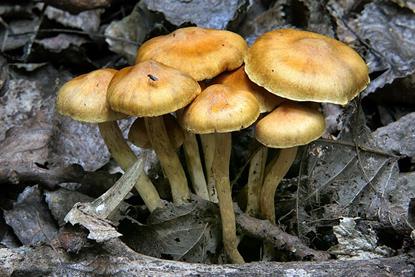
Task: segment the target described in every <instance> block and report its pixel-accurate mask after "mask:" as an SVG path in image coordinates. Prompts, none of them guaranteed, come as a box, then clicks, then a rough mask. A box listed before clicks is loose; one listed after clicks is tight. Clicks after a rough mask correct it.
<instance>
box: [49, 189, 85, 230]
mask: <svg viewBox="0 0 415 277" xmlns="http://www.w3.org/2000/svg"><path fill="white" fill-rule="evenodd" d="M44 194H45V201H46V203H47V204H48V207H49V210H50V212H51V213H52V216H53V218H54V219H55V220H56V221H57V222H58V224H59V225H60V226H62V225H63V224H65V221H64V218H65V216H66V214H67V213H68V212H69V211H70V210H71V209H72V207H73V206H74V205H75V204H76V203H78V202H90V201H92V198H91V197H89V196H86V195H85V194H82V193H80V192H77V191H70V190H66V189H63V188H61V189H58V190H56V191H46V192H45V193H44Z"/></svg>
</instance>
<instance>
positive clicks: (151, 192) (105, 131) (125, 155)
mask: <svg viewBox="0 0 415 277" xmlns="http://www.w3.org/2000/svg"><path fill="white" fill-rule="evenodd" d="M98 127H99V130H100V133H101V136H102V138H103V139H104V142H105V144H106V145H107V147H108V149H109V151H110V153H111V155H112V157H113V158H114V160H115V161H116V162H117V163H118V164H119V165H120V167H121V168H122V169H123V170H124V171H127V170H128V168H130V167H131V166H132V165H133V164H134V163H135V162H136V161H137V157H136V155H135V154H134V152H133V151H132V150H131V148H130V147H129V146H128V144H127V142H126V141H125V139H124V137H123V135H122V132H121V130H120V128H119V126H118V124H117V122H116V121H110V122H104V123H99V124H98ZM140 159H142V158H140ZM139 170H140V171H141V172H140V174H139V178H138V179H137V181H136V182H135V185H134V187H135V188H136V190H137V191H138V193H139V194H140V196H141V198H142V199H143V201H144V203H145V205H146V206H147V208H148V209H149V211H150V212H152V211H154V210H155V209H157V208H160V207H162V202H161V199H160V196H159V194H158V192H157V190H156V188H155V187H154V185H153V183H152V182H151V180H150V179H149V178H148V176H147V175H146V174H145V172H144V168H143V167H139Z"/></svg>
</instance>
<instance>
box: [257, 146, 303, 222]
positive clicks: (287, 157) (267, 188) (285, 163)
mask: <svg viewBox="0 0 415 277" xmlns="http://www.w3.org/2000/svg"><path fill="white" fill-rule="evenodd" d="M297 149H298V147H291V148H284V149H280V152H279V154H278V155H277V156H276V157H275V158H274V159H273V160H272V161H271V164H270V165H269V169H268V168H267V171H266V174H265V179H264V184H263V185H262V189H261V199H260V209H261V215H262V217H263V218H264V219H268V220H269V221H271V223H274V224H275V205H274V198H275V192H276V190H277V187H278V185H279V183H280V182H281V180H282V178H283V177H284V176H285V174H287V172H288V169H290V167H291V165H292V163H293V162H294V159H295V156H296V155H297Z"/></svg>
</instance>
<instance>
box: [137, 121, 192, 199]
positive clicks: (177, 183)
mask: <svg viewBox="0 0 415 277" xmlns="http://www.w3.org/2000/svg"><path fill="white" fill-rule="evenodd" d="M144 120H145V123H146V128H147V132H148V136H149V138H150V142H151V145H152V146H153V149H154V151H155V152H156V154H157V156H158V158H159V160H160V164H161V167H162V168H163V171H164V173H165V174H166V177H167V179H168V180H169V182H170V187H171V193H172V197H173V202H174V203H175V204H178V205H180V204H183V203H186V202H187V201H188V199H189V198H190V191H189V187H188V184H187V179H186V175H185V173H184V170H183V167H182V164H181V163H180V160H179V157H178V156H177V153H176V150H175V149H174V148H173V146H172V145H171V142H170V139H169V136H168V135H167V132H166V127H165V125H164V120H163V117H162V116H156V117H146V118H145V119H144Z"/></svg>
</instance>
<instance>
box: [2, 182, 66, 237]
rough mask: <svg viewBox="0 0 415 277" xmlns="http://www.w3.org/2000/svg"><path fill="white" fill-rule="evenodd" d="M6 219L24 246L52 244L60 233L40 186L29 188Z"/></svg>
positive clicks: (8, 212)
mask: <svg viewBox="0 0 415 277" xmlns="http://www.w3.org/2000/svg"><path fill="white" fill-rule="evenodd" d="M4 218H5V220H6V223H7V224H8V225H9V226H10V227H12V228H13V231H14V233H15V234H16V236H17V237H18V238H19V240H20V241H21V242H22V243H23V244H24V245H36V244H39V243H50V241H51V240H52V239H54V238H55V236H56V235H57V233H58V229H57V227H56V225H55V223H54V222H53V219H52V217H51V215H50V213H49V210H48V208H47V206H46V204H45V203H44V202H43V199H42V193H41V192H40V190H39V188H38V186H33V187H27V188H26V189H25V190H24V191H23V192H22V193H21V194H20V195H19V197H18V198H17V201H16V203H15V204H14V205H13V209H11V210H9V211H4Z"/></svg>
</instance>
